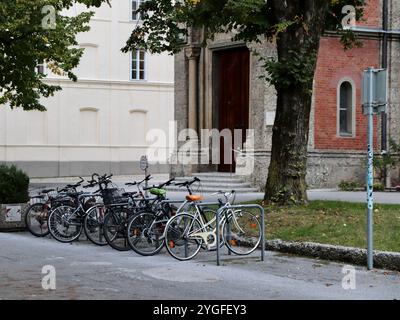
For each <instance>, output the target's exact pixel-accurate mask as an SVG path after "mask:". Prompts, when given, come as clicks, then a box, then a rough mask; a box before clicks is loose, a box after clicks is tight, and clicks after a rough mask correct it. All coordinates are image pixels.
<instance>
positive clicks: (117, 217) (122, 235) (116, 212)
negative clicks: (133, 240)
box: [103, 208, 131, 251]
mask: <svg viewBox="0 0 400 320" xmlns="http://www.w3.org/2000/svg"><path fill="white" fill-rule="evenodd" d="M130 215H131V211H130V210H128V209H126V208H112V209H109V210H108V212H107V214H106V216H105V217H104V227H103V232H104V238H105V239H106V241H107V243H108V244H109V245H110V246H111V247H112V248H114V249H115V250H118V251H128V250H130V249H131V248H130V246H129V244H128V239H127V236H126V229H127V224H128V218H129V216H130Z"/></svg>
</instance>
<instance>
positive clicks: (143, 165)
mask: <svg viewBox="0 0 400 320" xmlns="http://www.w3.org/2000/svg"><path fill="white" fill-rule="evenodd" d="M139 166H140V170H143V171H145V170H147V169H148V168H149V161H148V160H147V156H141V157H140V164H139Z"/></svg>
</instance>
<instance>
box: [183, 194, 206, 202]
mask: <svg viewBox="0 0 400 320" xmlns="http://www.w3.org/2000/svg"><path fill="white" fill-rule="evenodd" d="M186 200H187V201H192V202H194V201H200V200H203V197H202V196H200V195H195V194H191V195H187V196H186Z"/></svg>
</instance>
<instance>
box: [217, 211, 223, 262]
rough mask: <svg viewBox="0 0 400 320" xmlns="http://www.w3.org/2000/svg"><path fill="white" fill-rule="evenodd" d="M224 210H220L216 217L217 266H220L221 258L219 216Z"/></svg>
mask: <svg viewBox="0 0 400 320" xmlns="http://www.w3.org/2000/svg"><path fill="white" fill-rule="evenodd" d="M222 210H224V208H220V209H218V210H217V213H216V217H215V219H216V220H215V227H216V228H217V266H219V265H220V256H219V243H220V242H219V215H220V213H221V212H222Z"/></svg>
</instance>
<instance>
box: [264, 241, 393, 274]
mask: <svg viewBox="0 0 400 320" xmlns="http://www.w3.org/2000/svg"><path fill="white" fill-rule="evenodd" d="M265 247H266V249H267V250H271V251H279V252H284V253H292V254H297V255H302V256H307V257H312V258H320V259H324V260H333V261H340V262H345V263H350V264H356V265H363V266H366V265H367V250H365V249H359V248H352V247H343V246H334V245H328V244H319V243H313V242H286V241H282V240H269V241H266V243H265ZM374 267H376V268H381V269H388V270H396V271H400V253H398V252H387V251H374Z"/></svg>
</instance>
